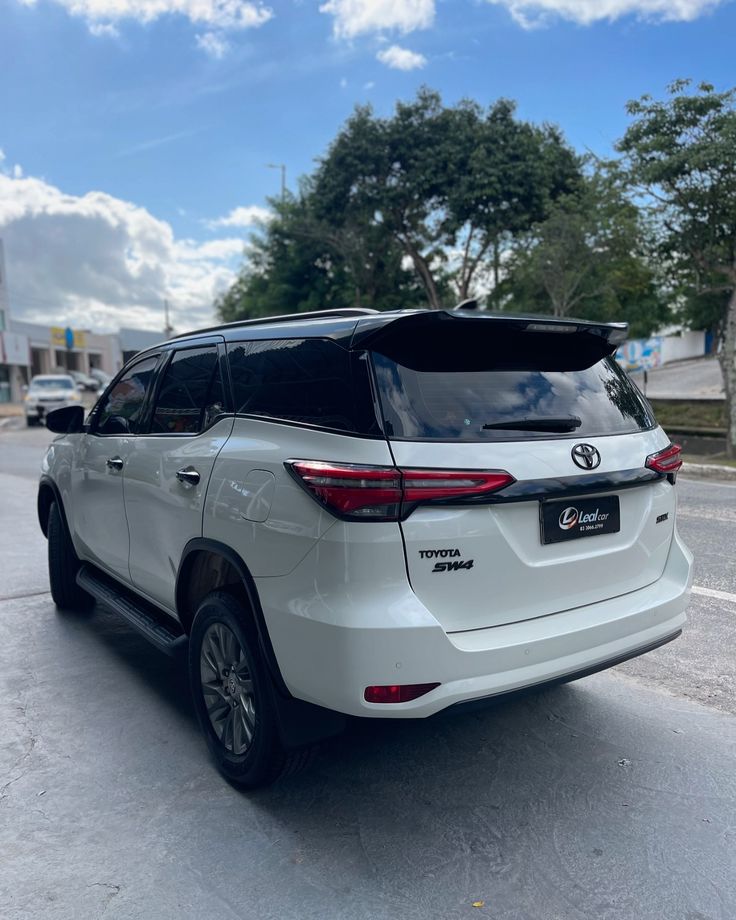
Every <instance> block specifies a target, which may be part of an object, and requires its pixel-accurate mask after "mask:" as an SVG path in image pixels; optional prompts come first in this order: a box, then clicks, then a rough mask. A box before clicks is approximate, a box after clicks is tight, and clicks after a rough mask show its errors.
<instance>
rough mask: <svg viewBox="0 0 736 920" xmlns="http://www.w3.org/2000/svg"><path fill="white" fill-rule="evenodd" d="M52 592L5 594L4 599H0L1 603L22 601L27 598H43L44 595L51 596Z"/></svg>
mask: <svg viewBox="0 0 736 920" xmlns="http://www.w3.org/2000/svg"><path fill="white" fill-rule="evenodd" d="M50 593H51V592H50V591H49V590H48V589H46V590H45V591H31V592H30V593H29V594H5V595H4V596H3V597H0V603H2V602H3V601H21V600H23V599H24V598H26V597H41V596H42V595H44V594H50Z"/></svg>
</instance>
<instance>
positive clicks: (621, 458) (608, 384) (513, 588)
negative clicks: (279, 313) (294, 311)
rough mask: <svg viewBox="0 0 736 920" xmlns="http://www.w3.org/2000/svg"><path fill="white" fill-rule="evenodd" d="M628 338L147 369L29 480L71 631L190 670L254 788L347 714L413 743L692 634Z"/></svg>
mask: <svg viewBox="0 0 736 920" xmlns="http://www.w3.org/2000/svg"><path fill="white" fill-rule="evenodd" d="M625 335H626V327H625V326H623V325H597V324H592V323H587V322H581V321H575V320H567V319H565V320H556V319H552V318H544V319H540V318H524V317H514V316H509V315H489V314H477V313H470V312H465V311H459V312H458V311H453V312H448V311H433V312H430V311H413V312H411V311H404V312H392V313H380V314H379V313H375V312H373V311H366V310H345V311H337V312H327V313H325V312H322V313H316V314H306V315H305V314H302V315H295V316H287V317H281V318H270V319H266V320H256V321H250V322H243V323H236V324H230V325H227V326H220V327H216V328H213V329H208V330H205V331H202V332H199V333H194V334H191V335H186V336H182V337H179V338H177V339H174V340H172V341H168V342H166V343H164V344H162V345H161V346H159V347H157V348H152V349H149V350H148V351H146V352H143V353H141V354H139V355H138V356H137V357H135V358H134V359H133V360H132V361H131V362H130V363H129V364H128V365H127V366H126V367H125V368H124V370H123V371H122V372H121V373H120V374H119V375H118V376H117V378H116V379H114V380H113V381H112V383H111V384H110V386H109V387H108V388H107V390H106V391H105V393H104V394H103V396H102V397H101V399H100V400H99V402H98V403H97V405H96V406H95V408H94V409H93V410H92V412H91V413H90V415H89V417H88V418H87V420H86V421H83V413H82V409H81V407H76V408H66V409H62V410H59V411H57V412H55V413H52V414H51V415H50V416H49V418H48V425H49V428H51V429H52V430H54V431H57V432H59V433H60V434H61V437H58V438H57V439H56V440H55V441H54V442H53V443H52V445H51V446H50V448H49V451H48V454H47V456H46V458H45V461H44V464H43V475H42V477H41V483H40V491H39V496H38V512H39V519H40V524H41V527H42V529H43V532H44V533H45V534H46V536H47V537H48V547H49V568H50V578H51V591H52V596H53V599H54V601H55V603H56V604H57V606H58V607H60V608H78V607H81V606H83V605H85V604H91V603H92V601H93V599H96V600H98V601H100V602H102V603H104V604H105V605H106V606H107V607H110V608H112V609H113V610H115V611H117V612H118V613H119V614H121V615H122V616H124V617H125V618H126V619H127V620H128V621H129V622H130V623H131V624H132V625H133V626H135V627H137V628H138V629H139V630H140V631H141V632H142V633H143V634H144V635H145V636H147V637H148V639H150V641H152V642H153V643H154V644H156V645H157V646H159V647H160V648H161V649H163V650H165V651H169V652H174V651H176V650H177V649H178V648H180V647H182V646H186V647H187V657H188V668H189V674H190V679H191V685H192V691H193V697H194V703H195V708H196V712H197V715H198V718H199V721H200V723H201V726H202V729H203V731H204V734H205V737H206V739H207V742H208V745H209V747H210V750H211V752H212V754H213V755H214V758H215V760H216V762H217V764H218V766H219V768H220V770H221V771H222V772H223V773H224V774H225V776H227V777H228V778H229V779H230V780H231V781H233V782H234V783H236V784H239V785H241V786H245V787H248V786H255V785H258V784H262V783H265V782H269V781H270V780H272V779H274V778H275V777H276V776H277V775H279V774H280V773H283V772H284V771H287V770H289V769H293V768H295V767H297V766H299V765H300V764H301V763H302V762H303V761H304V759H305V757H306V754H305V751H306V750H308V746H309V745H311V744H312V743H313V742H315V741H316V740H318V739H319V738H321V737H325V736H327V735H329V734H331V733H334V732H336V731H338V730H339V728H340V727H341V725H342V722H343V721H344V718H345V716H346V715H349V716H367V717H375V718H386V717H389V718H404V719H406V718H418V717H419V718H423V717H426V716H430V715H432V714H433V713H436V712H438V711H439V710H442V709H446V708H447V707H450V706H454V705H456V704H460V703H466V702H469V701H475V700H482V699H485V698H488V697H493V696H497V695H499V694H503V693H507V692H510V691H515V690H519V689H521V688H525V687H530V686H533V685H538V684H543V683H545V682H552V681H560V680H570V679H572V678H575V677H579V676H582V675H584V674H589V673H592V672H593V671H596V670H600V669H602V668H606V667H609V666H610V665H613V664H616V663H618V662H621V661H623V660H625V659H627V658H631V657H633V656H636V655H640V654H642V653H643V652H646V651H649V650H651V649H654V648H656V647H658V646H660V645H662V644H663V643H665V642H669V641H670V640H671V639H674V638H676V637H677V636H679V634H680V632H681V630H682V627H683V624H684V622H685V608H686V604H687V598H688V592H689V587H690V570H691V556H690V553H689V552H688V550H687V549H686V547H685V546H684V545H683V543H682V541H681V540H680V537H679V536H678V533H677V528H676V526H675V512H676V490H675V477H676V474H677V471H678V469H679V467H680V464H681V460H680V451H679V448H678V447H676V446H673V445H672V444H671V443H670V440H669V438H668V437H667V435H666V434H665V433H664V432H663V431H662V429H661V428H659V427H658V426H657V423H656V422H655V420H654V418H653V416H652V412H651V409H650V407H649V405H648V403H647V402H646V400H645V399H644V398H643V397H642V395H641V394H640V392H639V391H638V389H637V388H636V387H635V386H634V385H633V384H632V383H631V382H630V380H629V379H628V377H627V376H626V375H625V374H624V373H623V372H622V371H621V370H620V368H619V367H618V365H617V364H616V363H615V361H614V359H613V357H612V356H613V354H614V352H615V350H616V347H617V345H618V344H619V343H620V342H621V341H622V340H623V339H624V337H625Z"/></svg>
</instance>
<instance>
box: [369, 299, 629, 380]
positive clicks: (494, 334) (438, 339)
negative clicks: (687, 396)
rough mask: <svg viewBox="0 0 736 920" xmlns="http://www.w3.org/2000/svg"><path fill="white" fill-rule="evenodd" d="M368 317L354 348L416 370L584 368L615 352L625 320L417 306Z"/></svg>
mask: <svg viewBox="0 0 736 920" xmlns="http://www.w3.org/2000/svg"><path fill="white" fill-rule="evenodd" d="M393 317H394V318H393V319H391V320H389V318H388V317H387V316H386V315H385V314H384V315H381V314H378V315H377V316H372V317H366V318H364V319H363V320H361V321H360V322H359V323H358V326H357V328H356V330H355V333H354V335H353V339H352V343H351V347H352V348H359V349H369V350H372V351H378V352H380V353H381V354H385V355H386V356H387V357H389V358H393V359H394V360H396V361H397V362H398V363H401V364H404V365H406V366H409V367H414V369H416V370H421V369H423V368H424V367H425V366H426V367H427V368H428V366H429V365H430V364H431V365H432V366H437V365H438V363H439V364H441V365H442V366H444V368H445V369H446V370H451V369H465V370H471V369H477V370H483V369H487V368H491V367H492V368H496V369H508V370H571V371H572V370H583V369H584V368H587V367H592V366H593V365H594V364H597V363H598V361H600V360H601V359H603V358H605V357H607V356H609V355H613V354H615V352H616V350H617V348H618V347H619V345H621V344H622V343H623V342H624V341H626V338H627V337H628V331H629V327H628V325H627V324H626V323H593V322H589V321H587V320H579V319H568V318H567V317H554V316H519V315H514V314H511V313H485V312H476V311H472V312H471V311H466V310H462V309H460V310H458V309H455V310H417V311H412V312H408V311H407V312H404V313H395V314H393Z"/></svg>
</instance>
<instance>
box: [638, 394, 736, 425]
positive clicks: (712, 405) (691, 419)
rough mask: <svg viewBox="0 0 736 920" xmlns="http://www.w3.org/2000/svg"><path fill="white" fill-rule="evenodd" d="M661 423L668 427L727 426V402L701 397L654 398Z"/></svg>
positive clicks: (657, 415) (653, 404) (654, 404)
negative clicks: (702, 398)
mask: <svg viewBox="0 0 736 920" xmlns="http://www.w3.org/2000/svg"><path fill="white" fill-rule="evenodd" d="M651 403H652V408H653V409H654V414H655V416H656V417H657V421H658V422H659V424H660V425H661V426H662V427H663V428H664V429H665V430H667V429H668V428H672V429H677V428H712V429H722V430H724V431H725V428H726V404H725V402H723V401H716V400H712V401H711V400H701V399H652V400H651Z"/></svg>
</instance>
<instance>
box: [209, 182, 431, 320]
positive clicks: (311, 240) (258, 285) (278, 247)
mask: <svg viewBox="0 0 736 920" xmlns="http://www.w3.org/2000/svg"><path fill="white" fill-rule="evenodd" d="M269 204H270V206H271V208H272V210H273V214H274V216H273V219H272V220H270V221H268V222H267V223H265V224H264V225H263V226H262V227H261V228H260V229H259V231H258V232H256V233H255V234H253V236H252V237H251V240H250V244H249V247H248V253H247V258H246V262H245V264H244V266H243V268H242V269H241V271H240V273H239V274H238V277H237V278H236V280H235V282H234V284H233V285H232V287H231V288H230V289H229V290H228V291H227V292H226V293H225V294H224V295H223V296H222V297H221V298H220V299H219V301H218V302H217V304H216V308H217V312H218V314H219V316H220V317H221V318H222V319H223V320H224V321H226V322H230V321H234V320H238V319H248V318H255V317H260V316H273V315H278V314H280V313H295V312H298V313H301V312H304V311H309V310H330V309H338V308H345V307H372V308H374V309H379V310H386V309H399V308H405V307H411V306H416V305H418V304H419V303H421V302H422V293H421V290H420V288H419V287H418V285H417V284H416V282H415V280H414V277H413V274H412V273H411V272H409V271H407V270H405V269H404V268H402V253H401V251H400V250H399V248H398V247H397V246H396V245H395V244H394V243H392V241H391V240H390V239H386V237H385V235H384V234H382V233H380V231H379V230H377V229H376V228H374V227H370V226H369V227H361V226H359V225H357V224H354V223H353V224H344V225H343V226H342V227H332V226H329V225H327V224H326V223H325V222H324V221H322V220H320V219H319V218H318V216H317V215H316V214H315V208H314V196H313V192H312V190H311V187H310V183H309V181H305V182H303V183H302V188H301V190H300V192H299V194H298V195H297V196H292V195H287V196H286V197H285V198H284V199H283V200H281V199H279V200H276V199H272V200H271V201H270V202H269Z"/></svg>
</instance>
